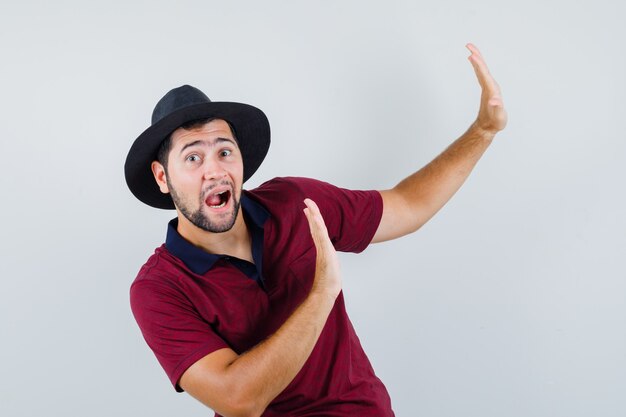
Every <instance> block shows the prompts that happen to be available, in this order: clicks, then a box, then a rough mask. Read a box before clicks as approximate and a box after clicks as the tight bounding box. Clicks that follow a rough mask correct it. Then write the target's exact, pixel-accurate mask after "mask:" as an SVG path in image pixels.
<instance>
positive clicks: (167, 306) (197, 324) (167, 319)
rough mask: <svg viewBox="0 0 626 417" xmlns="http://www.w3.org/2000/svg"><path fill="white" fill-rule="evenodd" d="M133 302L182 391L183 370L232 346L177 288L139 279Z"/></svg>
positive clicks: (158, 355)
mask: <svg viewBox="0 0 626 417" xmlns="http://www.w3.org/2000/svg"><path fill="white" fill-rule="evenodd" d="M130 304H131V309H132V311H133V315H134V316H135V320H136V321H137V324H138V325H139V328H140V329H141V333H142V334H143V337H144V339H145V340H146V342H147V343H148V346H149V347H150V349H152V351H153V352H154V354H155V356H156V358H157V360H158V361H159V363H160V364H161V366H162V367H163V369H164V370H165V372H166V374H167V376H168V377H169V379H170V381H171V383H172V385H173V386H174V388H175V389H176V391H178V392H182V391H183V389H182V388H181V387H180V386H179V385H178V381H179V379H180V377H181V376H182V374H183V373H184V372H185V371H186V370H187V368H189V367H190V366H191V365H193V364H194V363H195V362H196V361H198V360H199V359H202V358H203V357H204V356H206V355H208V354H209V353H211V352H214V351H216V350H218V349H222V348H227V347H229V346H228V344H227V343H226V342H225V341H224V340H223V339H222V338H221V337H219V335H217V334H216V333H215V332H214V331H213V329H212V328H211V326H210V325H209V324H208V323H207V322H206V321H204V320H203V319H202V318H201V317H200V316H199V315H198V313H197V312H196V310H195V309H194V307H193V306H192V305H191V303H190V302H189V300H188V299H187V298H186V297H185V296H184V295H183V294H182V293H181V292H180V291H179V290H177V289H176V288H172V287H169V286H168V285H166V284H163V283H158V282H153V281H149V280H143V281H136V282H135V283H134V284H133V285H132V286H131V289H130Z"/></svg>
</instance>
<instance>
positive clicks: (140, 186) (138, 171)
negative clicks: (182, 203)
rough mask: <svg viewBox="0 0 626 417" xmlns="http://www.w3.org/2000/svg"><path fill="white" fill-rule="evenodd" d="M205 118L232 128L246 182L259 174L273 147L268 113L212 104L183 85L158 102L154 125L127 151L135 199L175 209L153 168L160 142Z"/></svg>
mask: <svg viewBox="0 0 626 417" xmlns="http://www.w3.org/2000/svg"><path fill="white" fill-rule="evenodd" d="M205 118H218V119H224V120H226V121H227V122H228V123H230V125H231V126H232V127H233V129H234V131H235V132H234V133H235V136H236V138H237V143H238V145H239V149H240V151H241V155H242V158H243V180H244V182H245V181H246V180H248V178H250V177H251V176H252V174H254V173H255V172H256V170H257V169H258V168H259V166H260V165H261V162H263V159H265V155H267V151H268V149H269V147H270V125H269V122H268V120H267V117H266V116H265V113H263V112H262V111H261V110H259V109H257V108H256V107H254V106H250V105H248V104H243V103H231V102H214V101H211V100H209V98H208V97H207V96H206V95H205V94H204V93H203V92H202V91H200V90H198V89H197V88H195V87H192V86H190V85H183V86H181V87H178V88H174V89H173V90H170V91H169V92H168V93H167V94H165V95H164V96H163V98H162V99H161V100H159V102H158V103H157V105H156V107H155V108H154V111H153V112H152V124H151V125H150V127H148V128H147V129H146V130H145V131H144V132H143V133H142V134H141V135H139V137H138V138H137V139H135V142H134V143H133V145H132V146H131V148H130V150H129V151H128V155H127V156H126V163H125V164H124V175H125V176H126V184H128V188H130V191H131V192H132V193H133V194H134V195H135V197H137V198H138V199H139V200H141V201H142V202H144V203H146V204H148V205H149V206H152V207H156V208H162V209H173V208H174V202H173V201H172V199H171V197H170V195H169V194H164V193H162V192H161V191H160V190H159V187H158V185H157V183H156V181H155V180H154V176H153V175H152V169H151V167H150V165H151V164H152V161H154V160H156V159H157V152H158V150H159V146H160V145H161V142H163V141H164V140H165V139H166V138H167V137H168V136H169V135H170V134H171V133H172V132H173V131H174V130H176V129H178V128H179V127H180V126H181V125H183V124H185V123H187V122H190V121H193V120H198V119H205Z"/></svg>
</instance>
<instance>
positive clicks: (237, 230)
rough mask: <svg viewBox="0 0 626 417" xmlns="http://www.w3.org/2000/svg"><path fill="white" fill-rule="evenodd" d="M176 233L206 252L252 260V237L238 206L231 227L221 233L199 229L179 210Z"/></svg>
mask: <svg viewBox="0 0 626 417" xmlns="http://www.w3.org/2000/svg"><path fill="white" fill-rule="evenodd" d="M177 230H178V233H179V234H180V235H181V236H182V237H184V238H185V240H187V241H188V242H189V243H191V244H192V245H194V246H197V247H199V248H201V249H203V250H204V251H206V252H208V253H213V254H223V255H230V256H235V257H237V258H240V259H244V260H247V261H249V262H253V259H252V237H251V236H250V232H249V231H248V227H247V225H246V222H245V221H244V218H243V210H242V209H241V208H240V209H239V212H238V213H237V218H236V220H235V224H234V225H233V227H232V228H231V229H230V230H229V231H227V232H223V233H212V232H207V231H206V230H203V229H200V228H199V227H197V226H196V225H194V224H193V223H191V222H190V221H189V220H187V218H186V217H185V216H183V215H182V214H181V213H180V212H179V213H178V228H177Z"/></svg>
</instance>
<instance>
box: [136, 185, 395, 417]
mask: <svg viewBox="0 0 626 417" xmlns="http://www.w3.org/2000/svg"><path fill="white" fill-rule="evenodd" d="M244 194H245V197H242V199H244V198H249V199H250V200H251V201H252V202H253V204H258V205H260V206H262V207H263V208H264V209H265V210H266V211H267V212H268V213H269V216H268V218H267V220H266V221H265V222H264V223H263V225H262V228H263V232H262V235H263V249H262V271H261V275H262V285H260V283H259V282H257V281H255V280H253V279H250V278H249V277H248V276H247V275H246V274H245V273H244V272H242V269H241V268H238V267H236V266H235V265H234V264H233V263H232V262H231V261H229V259H228V258H227V257H221V258H219V259H217V260H215V262H214V263H213V264H212V266H210V269H209V270H208V271H206V272H205V273H198V272H199V271H198V269H197V268H190V267H189V264H190V263H191V262H192V261H193V260H190V261H188V262H187V263H185V262H184V260H183V259H181V258H180V257H176V256H174V255H173V254H172V253H171V252H170V251H169V250H168V249H167V248H166V246H165V245H163V246H161V247H159V248H157V249H156V251H155V253H154V254H153V255H152V256H151V257H150V258H149V259H148V261H147V262H146V263H145V265H144V266H143V267H142V268H141V270H140V271H139V274H138V276H137V278H136V279H135V281H134V282H133V284H132V286H131V290H130V299H131V307H132V310H133V314H134V316H135V319H136V320H137V323H138V324H139V327H140V328H141V331H142V333H143V336H144V338H145V340H146V342H147V343H148V345H149V346H150V348H151V349H152V350H153V352H154V354H155V355H156V357H157V359H158V360H159V362H160V364H161V366H163V369H164V370H165V372H166V373H167V375H168V376H169V378H170V381H171V382H172V384H173V385H174V387H175V388H176V390H177V391H182V389H181V388H180V387H179V386H178V381H179V379H180V377H181V375H182V374H183V373H184V372H185V370H186V369H187V368H189V366H191V365H192V364H193V363H195V362H196V361H197V360H199V359H201V358H202V357H204V356H206V355H207V354H209V353H211V352H214V351H216V350H218V349H222V348H226V347H228V348H231V349H233V350H234V351H235V352H237V353H243V352H245V351H246V350H249V349H250V348H252V347H253V346H255V345H257V344H258V343H260V342H261V341H263V340H264V339H266V338H267V337H268V336H270V335H271V334H272V333H274V332H275V331H276V330H277V329H278V328H279V327H280V326H281V325H282V324H283V323H284V322H285V320H286V319H287V318H288V317H289V316H290V315H291V313H292V312H293V311H294V309H295V308H296V307H297V306H298V305H299V304H300V303H301V302H302V301H303V300H304V299H305V298H306V296H307V295H308V293H309V291H310V289H311V285H312V282H313V278H314V274H315V254H316V251H315V246H314V244H313V240H312V238H311V234H310V231H309V225H308V222H307V220H306V217H305V215H304V213H303V212H302V209H303V208H304V207H305V206H304V203H303V200H304V199H305V198H307V197H308V198H311V199H312V200H314V201H315V202H316V203H317V205H318V206H319V207H320V211H321V213H322V216H323V218H324V221H325V223H326V226H327V229H328V233H329V236H330V239H331V241H332V242H333V245H334V246H335V248H336V249H337V250H339V251H344V252H361V251H363V250H364V249H365V248H366V247H367V246H368V244H369V243H370V242H371V240H372V237H373V236H374V233H375V232H376V230H377V228H378V225H379V223H380V218H381V216H382V198H381V196H380V193H378V192H377V191H352V190H346V189H342V188H338V187H335V186H333V185H330V184H328V183H325V182H321V181H317V180H312V179H306V178H289V177H286V178H275V179H273V180H270V181H268V182H266V183H264V184H262V185H261V186H260V187H258V188H256V189H254V190H250V191H244ZM242 205H243V204H242ZM196 261H197V259H196ZM255 262H256V260H255ZM257 263H258V262H257ZM192 269H193V270H195V272H194V271H192ZM286 415H289V416H296V415H297V416H322V415H323V416H377V417H387V416H393V415H394V414H393V411H392V410H391V401H390V398H389V394H388V393H387V390H386V389H385V387H384V385H383V383H382V382H381V381H380V379H378V377H376V375H375V374H374V370H373V369H372V366H371V364H370V362H369V360H368V359H367V356H366V355H365V352H364V351H363V349H362V347H361V344H360V342H359V338H358V337H357V335H356V333H355V331H354V328H353V327H352V323H351V322H350V320H349V318H348V315H347V313H346V309H345V304H344V299H343V292H342V293H340V294H339V297H338V298H337V301H336V303H335V306H334V307H333V309H332V311H331V313H330V315H329V317H328V320H327V321H326V325H325V326H324V329H323V331H322V333H321V335H320V337H319V339H318V341H317V344H316V345H315V348H314V349H313V351H312V352H311V355H310V356H309V358H308V359H307V361H306V362H305V364H304V366H303V368H302V369H301V370H300V372H299V373H298V374H297V375H296V377H295V378H294V379H293V381H292V382H291V383H290V384H289V385H288V386H287V388H285V390H284V391H283V392H282V393H281V394H279V395H278V396H277V397H276V398H275V399H274V401H272V403H271V404H270V405H269V406H268V407H267V409H266V410H265V412H264V413H263V416H265V417H270V416H286ZM216 416H217V414H216Z"/></svg>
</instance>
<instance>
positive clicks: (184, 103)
mask: <svg viewBox="0 0 626 417" xmlns="http://www.w3.org/2000/svg"><path fill="white" fill-rule="evenodd" d="M210 102H211V100H210V99H209V98H208V97H207V96H206V94H204V93H203V92H202V91H200V90H198V89H197V88H196V87H192V86H190V85H183V86H180V87H177V88H173V89H171V90H170V91H168V92H167V94H165V95H164V96H163V98H162V99H161V100H159V102H158V103H157V104H156V106H155V107H154V111H153V112H152V124H155V123H157V122H158V121H159V120H161V119H163V118H164V117H165V116H167V115H168V114H171V113H173V112H175V111H177V110H180V109H183V108H185V107H189V106H193V105H194V104H204V103H210Z"/></svg>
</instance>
